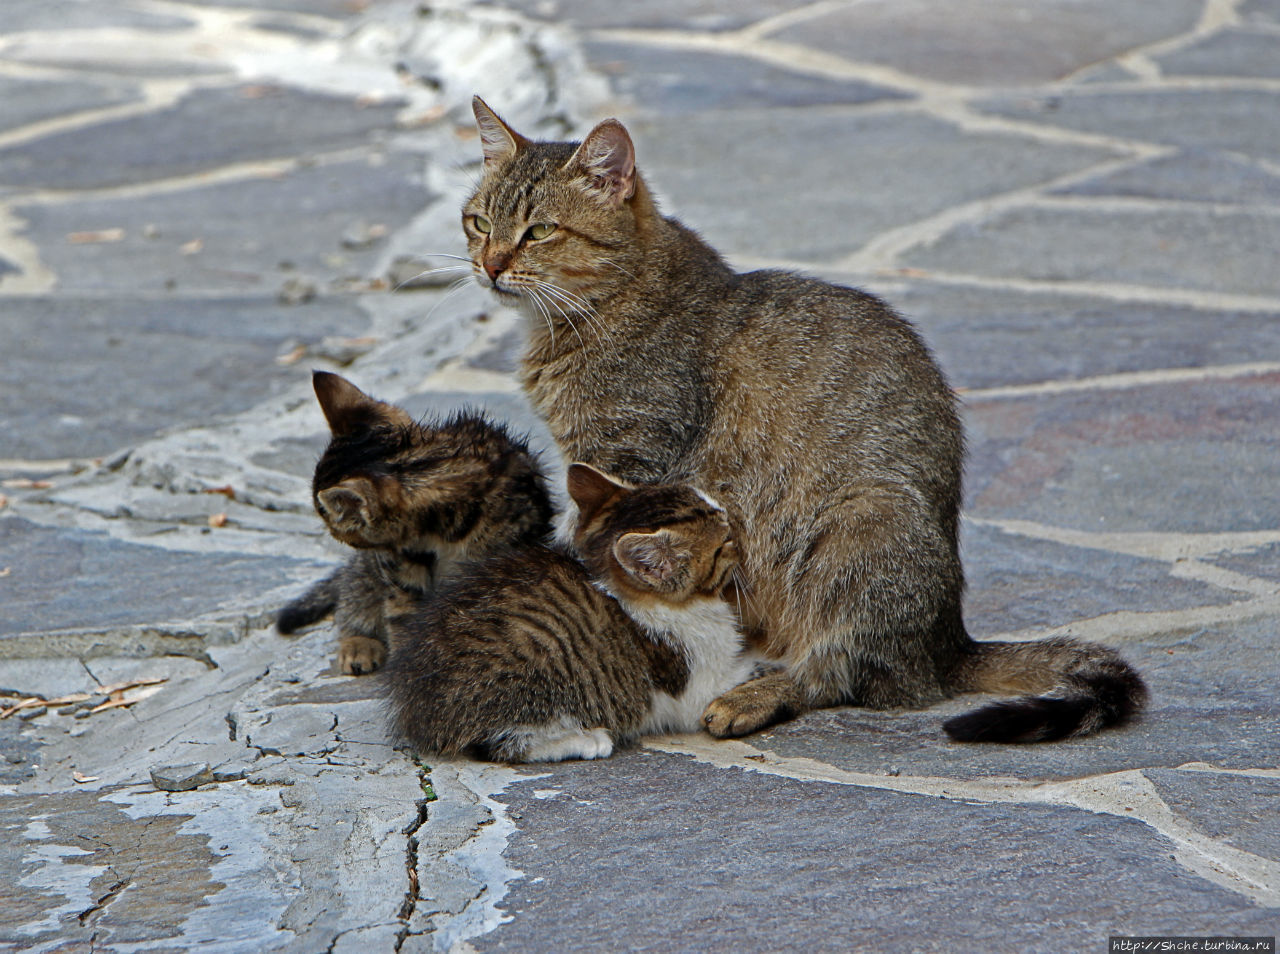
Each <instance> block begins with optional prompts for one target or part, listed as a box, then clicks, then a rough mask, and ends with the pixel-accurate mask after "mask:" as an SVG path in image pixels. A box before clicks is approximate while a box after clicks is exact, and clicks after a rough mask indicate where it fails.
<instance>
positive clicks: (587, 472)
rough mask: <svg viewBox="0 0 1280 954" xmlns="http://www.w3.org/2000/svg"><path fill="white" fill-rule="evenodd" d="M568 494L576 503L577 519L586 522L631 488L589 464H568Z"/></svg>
mask: <svg viewBox="0 0 1280 954" xmlns="http://www.w3.org/2000/svg"><path fill="white" fill-rule="evenodd" d="M568 485H569V496H570V497H572V498H573V502H574V503H575V504H577V505H578V521H579V522H580V523H583V524H586V523H589V522H590V521H591V518H592V517H594V516H595V515H596V514H597V513H599V512H600V510H601V508H603V507H604V506H605V505H606V504H608V503H610V502H611V501H612V500H614V499H615V498H617V497H620V496H621V495H622V494H625V493H626V492H627V491H628V490H630V489H631V488H630V487H628V486H627V485H626V484H623V483H619V482H618V481H616V480H614V479H613V478H612V477H610V476H609V475H608V474H606V473H604V472H603V471H599V470H596V469H595V468H594V467H592V466H591V465H590V464H581V463H579V464H570V465H569V473H568Z"/></svg>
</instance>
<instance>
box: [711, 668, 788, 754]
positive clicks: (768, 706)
mask: <svg viewBox="0 0 1280 954" xmlns="http://www.w3.org/2000/svg"><path fill="white" fill-rule="evenodd" d="M802 708H803V707H802V705H801V703H800V699H799V690H798V688H797V686H796V685H795V683H793V682H792V681H791V678H790V676H788V675H787V674H786V673H785V672H772V673H769V674H767V675H765V676H761V677H759V678H757V679H752V680H750V681H749V682H744V683H743V684H742V685H740V686H735V687H734V688H732V689H730V690H729V691H728V692H726V693H725V694H724V695H722V696H720V697H719V698H716V699H712V700H711V704H710V705H708V706H707V707H706V709H704V710H703V711H702V724H703V725H705V726H706V727H707V731H708V732H710V733H711V734H712V735H714V736H715V737H716V738H717V739H732V738H736V737H737V736H740V735H747V734H748V733H750V732H756V731H758V730H759V729H763V728H765V726H769V725H773V724H774V723H775V722H781V721H782V720H783V719H789V718H791V717H792V716H794V715H796V714H798V713H799V712H800V711H802Z"/></svg>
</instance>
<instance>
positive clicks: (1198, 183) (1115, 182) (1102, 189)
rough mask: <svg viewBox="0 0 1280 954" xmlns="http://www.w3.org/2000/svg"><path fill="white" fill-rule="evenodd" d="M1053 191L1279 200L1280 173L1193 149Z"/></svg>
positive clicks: (1254, 201)
mask: <svg viewBox="0 0 1280 954" xmlns="http://www.w3.org/2000/svg"><path fill="white" fill-rule="evenodd" d="M1053 194H1055V195H1094V196H1138V197H1140V198H1144V199H1176V200H1181V201H1189V202H1222V203H1236V204H1240V205H1248V206H1256V205H1280V175H1276V174H1275V173H1273V172H1269V171H1268V170H1266V169H1263V168H1261V167H1259V166H1257V165H1255V164H1253V163H1250V162H1246V161H1244V160H1242V159H1239V158H1237V157H1235V156H1227V155H1223V154H1221V153H1214V152H1210V151H1208V150H1205V149H1191V150H1187V151H1185V152H1179V153H1177V154H1175V155H1172V156H1165V157H1162V158H1160V159H1151V160H1148V161H1146V162H1142V163H1139V164H1138V165H1135V166H1130V167H1129V168H1127V169H1122V170H1120V171H1119V172H1112V173H1106V174H1103V175H1101V176H1098V177H1096V178H1093V179H1085V180H1084V181H1082V182H1078V183H1076V184H1074V185H1070V186H1063V187H1061V188H1059V189H1054V190H1053Z"/></svg>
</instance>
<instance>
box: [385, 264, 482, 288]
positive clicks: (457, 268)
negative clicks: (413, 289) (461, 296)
mask: <svg viewBox="0 0 1280 954" xmlns="http://www.w3.org/2000/svg"><path fill="white" fill-rule="evenodd" d="M469 271H471V269H469V268H467V267H466V266H465V265H442V266H441V267H439V268H428V269H425V270H424V271H421V272H418V274H416V275H410V276H409V277H408V278H406V279H405V280H404V281H402V282H398V283H396V285H395V287H394V288H392V289H391V290H392V291H399V290H400V289H402V288H404V287H405V286H406V285H408V284H411V283H412V282H416V281H417V280H418V279H419V278H425V277H426V276H428V275H438V274H440V273H441V272H469Z"/></svg>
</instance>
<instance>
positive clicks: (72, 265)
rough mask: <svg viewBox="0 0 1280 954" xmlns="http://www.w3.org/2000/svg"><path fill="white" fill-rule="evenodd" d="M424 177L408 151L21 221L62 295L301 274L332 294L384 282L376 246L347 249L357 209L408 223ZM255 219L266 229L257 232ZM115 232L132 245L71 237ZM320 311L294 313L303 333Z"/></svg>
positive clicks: (241, 286)
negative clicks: (347, 231) (377, 269)
mask: <svg viewBox="0 0 1280 954" xmlns="http://www.w3.org/2000/svg"><path fill="white" fill-rule="evenodd" d="M420 179H421V162H420V160H419V159H417V158H416V157H414V156H409V155H404V154H399V155H396V156H392V157H389V158H388V159H387V160H386V162H385V163H380V164H374V163H372V162H364V161H355V162H343V163H337V164H334V165H329V166H322V167H311V168H303V169H298V170H295V171H293V172H291V173H288V174H286V175H282V176H280V177H273V178H262V179H248V180H244V181H241V182H234V183H224V184H220V185H214V186H208V187H204V188H193V189H190V190H184V191H181V192H166V193H160V194H156V195H151V196H147V197H145V198H137V197H131V198H128V199H94V200H88V201H83V202H77V203H74V204H70V205H53V206H24V207H23V208H22V210H21V212H20V214H21V215H22V217H23V218H24V219H26V220H27V221H28V222H29V223H30V225H29V228H28V232H29V234H30V235H31V236H32V237H33V239H34V240H35V241H36V242H37V244H39V246H40V248H41V258H42V260H43V261H44V262H45V264H47V265H48V266H49V267H50V268H52V269H53V270H54V271H55V272H56V273H57V274H58V288H59V289H60V290H62V291H77V292H79V291H87V292H90V293H98V292H102V291H112V292H129V293H144V294H154V293H159V292H170V293H172V292H177V293H200V294H208V293H210V292H217V293H219V294H223V295H229V296H237V297H238V296H242V295H246V294H252V295H271V296H274V295H275V294H276V293H277V292H278V291H279V290H280V288H281V286H282V285H283V284H284V282H285V281H286V280H287V279H289V278H291V277H293V276H294V275H295V274H297V273H302V274H305V275H309V276H312V278H313V279H314V280H316V281H317V282H319V283H322V286H323V290H324V292H325V294H326V295H328V294H330V293H333V292H342V291H343V290H344V289H345V288H346V287H348V285H349V284H350V283H352V282H355V283H357V284H358V283H360V282H362V281H367V280H369V279H372V278H373V277H375V276H374V266H375V263H376V262H377V260H378V250H377V249H366V250H362V251H357V250H351V249H344V248H343V247H342V238H341V236H342V230H343V229H344V228H345V227H346V226H347V224H348V223H349V222H350V220H351V215H352V213H353V212H359V213H362V214H365V215H368V216H370V217H371V218H374V217H376V218H377V220H378V221H380V222H383V223H386V224H387V225H388V226H390V227H397V226H399V225H402V224H403V223H405V222H407V221H408V220H409V219H410V218H412V217H413V216H414V214H415V213H416V212H417V211H418V210H419V209H420V208H421V207H422V205H423V204H424V203H425V202H426V200H427V197H428V193H427V192H426V190H425V189H424V188H423V186H422V185H421V182H420ZM250 220H252V221H253V222H254V223H255V225H254V227H253V228H252V229H246V228H245V225H244V223H245V222H246V221H250ZM104 228H123V229H124V232H125V234H124V237H123V239H121V240H120V241H117V242H107V243H84V244H76V243H70V242H68V241H67V239H66V237H67V235H69V234H71V233H73V232H80V231H84V230H95V229H104ZM149 228H150V229H153V230H154V231H149ZM149 236H150V237H149ZM192 242H198V243H199V245H198V247H196V248H193V247H192V245H191V244H190V243H192ZM322 297H324V296H322ZM310 308H311V303H308V305H307V307H305V308H299V309H297V310H296V311H295V312H294V313H293V315H292V316H291V320H292V321H293V322H295V323H296V326H297V328H298V329H299V330H302V329H305V328H307V326H308V325H309V323H310V322H309V319H308V315H309V314H310V311H309V309H310Z"/></svg>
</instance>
